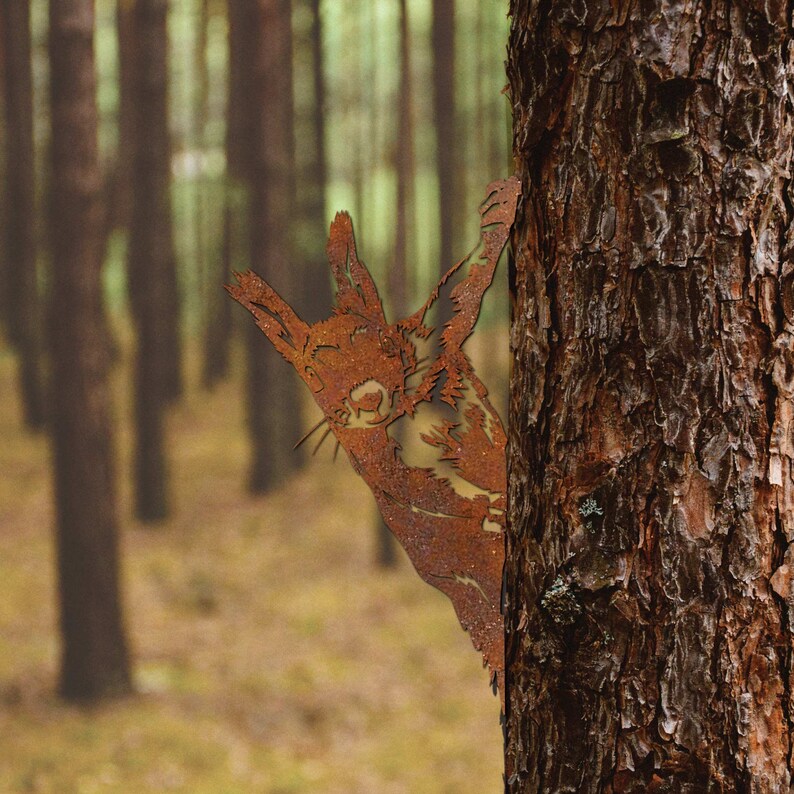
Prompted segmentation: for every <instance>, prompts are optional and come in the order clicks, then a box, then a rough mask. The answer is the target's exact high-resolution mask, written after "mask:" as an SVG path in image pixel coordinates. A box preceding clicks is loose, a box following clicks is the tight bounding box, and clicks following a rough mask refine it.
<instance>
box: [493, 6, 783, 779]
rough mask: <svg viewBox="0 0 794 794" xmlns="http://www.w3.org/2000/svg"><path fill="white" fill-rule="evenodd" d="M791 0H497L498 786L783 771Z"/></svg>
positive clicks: (778, 774) (763, 775)
mask: <svg viewBox="0 0 794 794" xmlns="http://www.w3.org/2000/svg"><path fill="white" fill-rule="evenodd" d="M790 11H791V9H790V7H788V8H787V6H786V5H785V4H768V3H766V4H765V3H760V2H750V3H745V4H742V5H737V4H735V3H727V2H726V1H725V0H715V2H711V3H706V2H704V0H680V1H678V0H677V1H676V2H673V3H667V2H664V3H663V2H658V1H657V0H651V1H650V2H649V3H646V4H645V5H643V6H642V8H639V7H638V6H623V7H620V8H619V7H617V6H615V7H610V6H599V7H596V6H588V7H587V9H584V7H582V10H581V13H579V12H578V11H577V12H576V13H571V7H570V5H569V4H567V3H564V2H558V0H552V2H551V3H549V4H547V5H545V6H544V5H541V6H537V5H536V4H530V3H529V2H528V0H513V3H512V34H511V39H510V48H509V67H508V69H509V77H510V84H511V90H512V101H513V107H514V112H515V120H514V136H515V137H514V141H515V156H516V159H517V165H518V169H519V173H520V174H521V177H522V179H523V183H524V201H523V208H522V211H521V216H520V218H519V219H518V223H517V226H516V229H515V235H514V250H515V270H514V282H513V285H512V287H513V300H514V308H515V311H514V316H513V334H512V338H513V343H514V349H513V356H514V368H513V384H512V401H511V417H510V419H511V421H510V426H511V437H510V455H509V457H510V475H509V482H510V492H509V499H510V507H509V519H510V520H509V527H510V529H509V533H508V557H507V566H506V592H507V594H508V605H507V616H506V618H507V631H508V648H507V665H508V667H507V669H508V688H509V702H508V714H507V766H508V777H509V782H508V785H507V790H508V791H509V792H522V793H523V792H561V791H570V792H574V791H576V792H581V793H582V794H586V793H587V792H594V793H595V792H609V791H613V792H646V791H651V792H652V791H658V792H663V791H669V792H701V791H702V792H707V791H708V792H758V794H761V792H763V793H764V794H768V793H769V792H788V791H789V786H790V783H791V754H792V739H793V738H794V734H793V733H792V727H793V726H792V720H794V703H792V691H793V690H792V681H791V673H792V625H794V621H793V620H792V618H793V617H794V616H793V615H792V607H794V582H793V581H792V576H793V575H794V559H792V555H793V552H792V548H793V547H792V546H791V545H790V543H791V541H792V539H794V480H793V479H792V475H793V474H794V471H793V470H792V458H793V457H794V439H792V435H791V418H790V417H791V410H792V409H791V405H792V403H791V400H792V397H794V376H792V373H793V372H794V334H793V332H794V291H793V290H792V287H794V267H792V261H793V260H792V253H793V252H792V242H794V230H793V229H792V226H791V224H792V220H794V209H793V208H794V196H792V189H791V181H790V180H791V174H792V167H794V163H792V132H793V131H794V110H793V109H792V104H791V97H790V86H791V81H792V79H794V70H793V69H792V62H791V33H790V30H791V29H790V27H789V24H790V21H791V20H790V18H789V17H788V14H789V13H790Z"/></svg>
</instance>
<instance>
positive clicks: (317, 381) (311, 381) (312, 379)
mask: <svg viewBox="0 0 794 794" xmlns="http://www.w3.org/2000/svg"><path fill="white" fill-rule="evenodd" d="M304 373H305V376H306V383H307V385H308V386H309V388H310V389H311V390H312V391H313V392H314V393H315V394H316V393H317V392H318V391H321V390H322V388H323V386H324V385H325V384H323V379H322V378H321V377H320V376H319V375H318V374H317V370H315V369H314V367H306V369H305V370H304Z"/></svg>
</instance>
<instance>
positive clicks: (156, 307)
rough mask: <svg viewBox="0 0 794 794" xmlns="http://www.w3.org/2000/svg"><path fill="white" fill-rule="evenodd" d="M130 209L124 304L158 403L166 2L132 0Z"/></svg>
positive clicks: (166, 137)
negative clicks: (142, 343) (145, 337)
mask: <svg viewBox="0 0 794 794" xmlns="http://www.w3.org/2000/svg"><path fill="white" fill-rule="evenodd" d="M133 4H134V10H133V24H132V32H133V38H134V43H133V45H132V47H133V52H134V59H133V72H134V74H133V76H132V78H131V84H132V88H133V97H134V117H133V131H132V136H133V138H134V143H133V169H132V170H133V173H132V192H133V199H132V201H133V207H132V218H131V225H130V240H129V251H128V255H129V259H128V261H129V278H130V281H131V284H130V298H131V301H132V304H133V313H134V314H135V315H136V316H137V315H138V312H139V310H141V311H143V313H144V314H147V313H149V312H151V316H148V317H147V318H146V319H145V320H144V318H143V316H140V317H138V318H137V319H138V328H139V334H145V333H146V331H144V330H143V328H142V326H143V325H149V326H150V325H151V323H153V322H154V323H156V324H157V325H158V328H157V331H156V334H155V333H154V332H153V331H152V329H151V328H149V329H148V331H149V332H151V334H150V336H151V339H150V340H149V341H151V342H152V344H156V347H157V350H156V351H154V350H152V351H149V350H148V349H147V355H148V356H150V357H151V358H152V359H153V361H152V363H151V365H150V366H152V367H156V368H157V378H158V380H159V384H160V391H161V393H162V396H163V397H164V398H165V399H166V400H167V401H168V402H171V401H173V400H175V399H176V398H177V397H179V395H180V394H181V393H182V349H181V340H180V323H179V293H178V284H177V268H176V254H175V251H174V233H173V222H172V211H171V134H170V130H169V126H168V118H169V113H168V75H169V72H168V0H133Z"/></svg>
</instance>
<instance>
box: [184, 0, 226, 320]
mask: <svg viewBox="0 0 794 794" xmlns="http://www.w3.org/2000/svg"><path fill="white" fill-rule="evenodd" d="M209 25H210V0H200V1H199V8H198V22H197V24H196V40H195V47H194V49H193V73H194V74H195V76H196V85H195V97H194V101H193V108H192V114H191V115H192V122H193V136H192V137H193V141H192V144H191V146H192V147H195V148H196V149H197V150H198V153H199V162H200V163H201V170H200V171H199V177H198V179H197V181H196V186H195V213H194V217H193V220H192V223H193V230H194V236H195V243H194V245H193V252H194V256H195V261H194V263H193V264H194V267H195V269H196V272H197V275H198V279H197V280H198V285H199V296H200V301H201V307H202V309H204V307H207V306H208V303H207V292H208V290H209V289H210V288H212V289H214V290H217V289H218V286H219V285H218V284H217V283H216V284H210V278H209V276H210V274H209V273H208V272H207V263H208V259H209V256H208V252H209V250H210V249H211V246H212V243H211V241H210V235H209V234H208V230H207V218H208V215H209V213H208V212H207V209H208V207H207V199H208V193H209V191H208V184H207V175H206V171H205V168H204V156H205V153H206V151H207V134H206V132H207V123H208V121H209V110H210V71H209V61H208V52H207V49H208V46H209ZM203 319H204V325H205V326H206V325H207V323H208V321H209V313H208V312H205V317H204V318H203Z"/></svg>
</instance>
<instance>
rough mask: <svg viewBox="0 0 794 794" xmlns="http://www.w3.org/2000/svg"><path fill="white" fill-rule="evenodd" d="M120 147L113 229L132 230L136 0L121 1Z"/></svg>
mask: <svg viewBox="0 0 794 794" xmlns="http://www.w3.org/2000/svg"><path fill="white" fill-rule="evenodd" d="M116 41H117V44H118V91H119V107H118V144H117V148H116V163H115V173H114V175H113V191H112V207H111V209H110V212H111V221H110V228H121V229H125V230H128V229H129V226H130V217H131V214H132V173H133V158H134V150H135V139H134V132H133V130H134V129H135V85H134V81H135V0H117V3H116Z"/></svg>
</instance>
